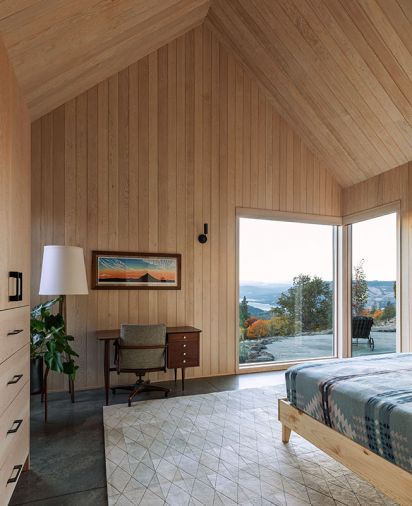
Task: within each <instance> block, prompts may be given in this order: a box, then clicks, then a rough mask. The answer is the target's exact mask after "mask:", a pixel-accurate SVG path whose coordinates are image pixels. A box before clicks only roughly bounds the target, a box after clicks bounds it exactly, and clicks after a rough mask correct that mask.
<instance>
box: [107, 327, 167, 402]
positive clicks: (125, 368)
mask: <svg viewBox="0 0 412 506" xmlns="http://www.w3.org/2000/svg"><path fill="white" fill-rule="evenodd" d="M114 346H115V355H114V362H115V365H116V370H117V374H120V373H122V372H129V373H130V372H131V373H134V374H136V376H138V378H139V379H138V380H137V382H136V383H135V385H132V386H126V387H125V386H117V387H112V392H113V393H115V391H116V389H126V390H131V391H132V393H131V394H130V395H129V399H128V404H129V407H130V406H131V403H132V400H133V398H134V397H135V396H136V395H137V394H139V393H141V392H148V391H158V392H164V393H165V397H167V395H168V393H169V392H170V390H169V389H168V388H164V387H160V386H156V385H151V384H150V382H149V381H143V379H142V378H143V376H144V375H145V374H146V373H147V372H155V371H166V359H167V357H166V353H167V346H166V326H165V325H121V327H120V339H118V340H116V341H115V343H114Z"/></svg>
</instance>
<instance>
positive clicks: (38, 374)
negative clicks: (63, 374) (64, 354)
mask: <svg viewBox="0 0 412 506" xmlns="http://www.w3.org/2000/svg"><path fill="white" fill-rule="evenodd" d="M42 386H43V357H36V358H32V359H31V360H30V394H41V391H42Z"/></svg>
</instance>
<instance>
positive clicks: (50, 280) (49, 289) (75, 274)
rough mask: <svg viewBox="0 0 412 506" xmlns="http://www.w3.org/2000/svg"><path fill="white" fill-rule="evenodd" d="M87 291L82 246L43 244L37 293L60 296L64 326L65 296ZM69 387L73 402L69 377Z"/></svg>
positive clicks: (72, 387) (72, 388)
mask: <svg viewBox="0 0 412 506" xmlns="http://www.w3.org/2000/svg"><path fill="white" fill-rule="evenodd" d="M88 293H89V290H88V287H87V277H86V267H85V264H84V254H83V248H79V247H78V246H45V247H44V251H43V265H42V269H41V279H40V289H39V295H54V296H60V297H61V301H60V304H59V312H60V314H61V315H62V316H63V318H64V322H65V325H66V326H67V319H66V317H67V307H66V296H67V295H87V294H88ZM69 389H70V395H71V399H72V402H74V385H73V381H72V380H70V379H69ZM46 402H47V401H46Z"/></svg>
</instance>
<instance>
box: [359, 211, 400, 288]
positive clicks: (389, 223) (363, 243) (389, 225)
mask: <svg viewBox="0 0 412 506" xmlns="http://www.w3.org/2000/svg"><path fill="white" fill-rule="evenodd" d="M396 243H397V240H396V213H392V214H387V215H386V216H380V217H379V218H374V219H372V220H366V221H362V222H360V223H355V224H354V225H352V264H353V265H357V264H358V263H359V261H360V260H362V258H363V259H364V260H365V262H364V264H363V268H364V271H365V274H366V279H368V280H374V279H377V280H379V281H394V280H395V279H396V257H397V252H396Z"/></svg>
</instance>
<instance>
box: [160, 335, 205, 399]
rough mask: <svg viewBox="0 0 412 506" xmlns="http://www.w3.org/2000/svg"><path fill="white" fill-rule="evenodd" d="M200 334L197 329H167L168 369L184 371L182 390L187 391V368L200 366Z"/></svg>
mask: <svg viewBox="0 0 412 506" xmlns="http://www.w3.org/2000/svg"><path fill="white" fill-rule="evenodd" d="M200 332H201V330H199V329H196V328H195V327H167V368H168V369H174V370H175V381H176V380H177V370H178V369H181V370H182V390H184V389H185V368H186V367H198V366H199V365H200Z"/></svg>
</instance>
